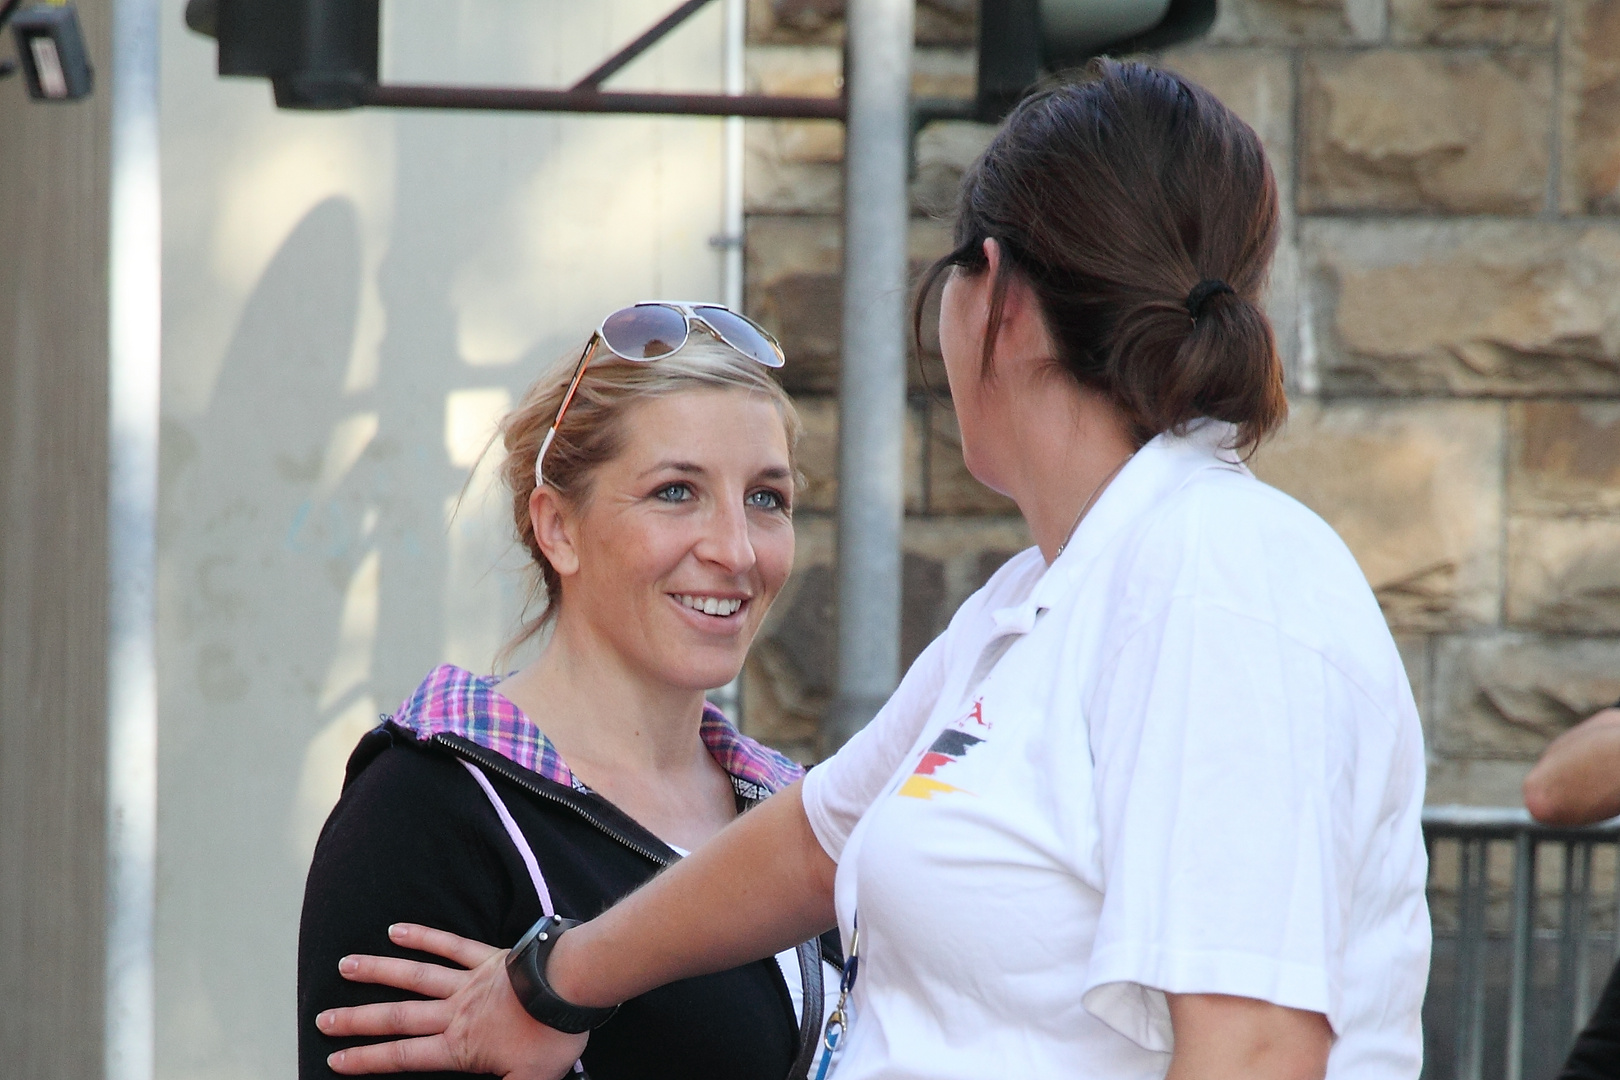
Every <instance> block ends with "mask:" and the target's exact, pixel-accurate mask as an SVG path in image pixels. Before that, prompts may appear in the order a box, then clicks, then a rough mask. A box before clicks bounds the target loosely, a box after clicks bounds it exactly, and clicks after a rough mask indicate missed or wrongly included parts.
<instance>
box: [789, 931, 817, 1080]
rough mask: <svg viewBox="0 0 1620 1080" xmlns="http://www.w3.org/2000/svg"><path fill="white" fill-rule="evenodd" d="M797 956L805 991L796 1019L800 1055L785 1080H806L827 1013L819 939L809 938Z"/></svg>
mask: <svg viewBox="0 0 1620 1080" xmlns="http://www.w3.org/2000/svg"><path fill="white" fill-rule="evenodd" d="M796 951H797V952H798V954H799V984H800V985H801V986H802V987H803V988H804V1007H803V1008H802V1009H801V1010H800V1016H799V1055H798V1057H796V1058H794V1059H793V1067H792V1068H791V1069H789V1070H788V1074H787V1080H808V1078H809V1076H810V1066H811V1065H813V1064H814V1063H815V1060H816V1050H817V1049H818V1048H819V1047H820V1046H821V1019H822V1016H823V1015H824V1014H825V1011H826V1004H825V995H824V990H823V986H822V978H821V939H819V938H811V939H810V940H809V941H807V942H805V943H804V944H803V945H800V946H799V947H798V949H797V950H796Z"/></svg>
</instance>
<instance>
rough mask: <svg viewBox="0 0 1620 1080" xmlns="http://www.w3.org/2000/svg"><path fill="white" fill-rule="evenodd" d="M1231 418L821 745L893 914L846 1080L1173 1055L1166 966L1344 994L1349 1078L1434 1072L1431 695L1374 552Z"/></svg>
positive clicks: (1067, 1072) (1118, 494) (824, 814)
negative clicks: (844, 739) (1386, 616)
mask: <svg viewBox="0 0 1620 1080" xmlns="http://www.w3.org/2000/svg"><path fill="white" fill-rule="evenodd" d="M1231 434H1232V432H1231V429H1230V427H1229V426H1227V425H1225V424H1216V423H1213V422H1205V423H1204V424H1202V425H1201V426H1200V427H1198V428H1197V429H1195V430H1194V431H1193V432H1192V433H1191V434H1189V435H1188V436H1186V437H1181V438H1177V437H1171V436H1160V437H1159V438H1157V439H1154V440H1153V441H1152V442H1150V443H1149V444H1148V445H1147V446H1145V447H1143V448H1142V450H1141V451H1139V452H1138V453H1137V455H1136V456H1135V458H1133V459H1132V460H1131V462H1130V463H1129V464H1128V465H1127V466H1126V467H1125V469H1124V470H1123V471H1122V472H1121V473H1120V474H1119V476H1118V477H1117V478H1116V479H1115V480H1114V482H1113V484H1112V485H1110V486H1109V488H1108V489H1107V490H1106V491H1105V492H1104V493H1103V495H1102V497H1101V498H1100V499H1099V500H1098V502H1097V504H1096V506H1095V507H1094V508H1093V509H1092V511H1091V513H1090V514H1089V515H1088V516H1087V518H1086V520H1085V521H1084V522H1083V523H1082V524H1081V527H1080V529H1079V531H1078V532H1077V533H1076V535H1075V537H1074V539H1073V540H1072V541H1071V542H1070V544H1069V546H1068V548H1067V549H1065V551H1064V552H1063V554H1062V555H1061V556H1060V557H1059V558H1058V559H1057V561H1056V562H1055V563H1053V565H1052V566H1051V567H1050V568H1049V569H1048V568H1047V567H1046V566H1045V565H1044V563H1043V561H1042V559H1041V555H1040V552H1039V551H1037V550H1035V549H1030V550H1029V551H1026V552H1023V553H1022V554H1020V555H1018V556H1017V557H1015V558H1014V559H1012V560H1011V561H1010V562H1009V563H1008V564H1007V565H1006V566H1004V567H1003V568H1002V569H1001V570H1000V571H999V572H998V573H997V574H996V575H995V577H993V578H992V579H991V580H990V582H989V583H988V584H986V585H985V587H984V588H983V589H981V590H979V592H977V593H975V594H974V595H973V596H972V597H971V598H969V599H968V601H967V602H966V603H964V604H963V605H962V608H961V610H959V611H958V612H957V614H956V616H955V617H954V618H953V619H952V621H951V624H950V627H949V628H948V629H947V630H946V631H945V633H944V634H943V635H941V636H940V638H939V639H938V640H936V641H935V642H934V643H933V644H932V645H930V646H929V648H928V649H927V650H926V651H925V652H924V653H923V654H922V656H921V657H919V658H918V660H917V662H916V664H915V665H913V666H912V668H911V670H910V671H909V672H908V673H907V675H906V677H905V680H904V681H903V682H902V684H901V686H900V689H899V690H898V691H896V693H895V695H894V697H893V698H892V699H891V700H890V701H889V703H888V704H887V705H886V706H885V707H884V709H883V711H882V712H881V713H879V714H878V716H877V718H876V719H875V720H873V722H872V723H871V724H870V725H869V726H868V727H867V728H866V729H865V730H863V731H862V732H861V733H860V734H858V735H857V736H856V737H855V738H853V739H852V740H850V742H849V743H848V744H847V745H846V746H845V747H844V748H843V749H842V750H841V751H839V753H838V754H837V755H835V756H834V757H833V758H831V759H830V760H828V761H827V762H825V763H823V764H822V765H820V766H818V767H817V768H815V769H813V770H811V772H810V775H809V777H808V778H807V779H806V781H805V787H804V803H805V810H806V813H807V814H808V815H809V819H810V824H811V826H812V828H813V829H814V830H815V833H816V835H817V837H818V838H819V839H820V841H821V843H822V846H823V847H825V848H826V850H827V853H828V854H829V855H831V856H832V858H833V859H834V860H835V861H837V862H838V877H837V890H836V892H837V906H838V918H839V923H840V926H841V928H842V930H843V933H844V938H845V942H846V945H847V943H848V941H849V935H850V931H851V926H852V923H853V921H854V918H855V914H856V911H857V909H858V910H859V922H860V931H861V948H860V954H861V965H860V976H859V980H858V982H857V983H856V987H855V993H854V995H853V999H854V1005H855V1013H854V1015H855V1020H854V1024H853V1026H852V1030H851V1031H850V1034H849V1036H848V1038H847V1040H846V1043H845V1049H844V1055H845V1056H844V1059H843V1061H842V1063H841V1064H840V1066H839V1071H838V1080H869V1078H876V1077H882V1078H886V1080H889V1078H901V1077H916V1078H919V1080H921V1078H927V1080H947V1078H955V1077H961V1078H963V1080H967V1078H970V1077H971V1078H973V1080H983V1078H984V1077H987V1076H1006V1077H1019V1078H1021V1080H1022V1078H1029V1080H1036V1078H1047V1077H1050V1078H1059V1077H1062V1078H1069V1077H1096V1078H1099V1080H1104V1078H1106V1080H1126V1078H1131V1080H1138V1078H1140V1080H1158V1078H1160V1077H1163V1076H1164V1074H1165V1070H1166V1069H1167V1068H1168V1066H1169V1061H1170V1054H1169V1052H1170V1050H1171V1047H1172V1035H1171V1029H1170V1023H1169V1013H1168V1010H1167V1006H1166V1003H1165V998H1164V994H1165V993H1166V992H1171V993H1218V994H1234V995H1239V996H1243V997H1251V998H1259V999H1262V1000H1265V1001H1271V1002H1276V1003H1278V1004H1282V1005H1287V1006H1292V1007H1294V1008H1299V1009H1308V1010H1311V1011H1314V1012H1320V1013H1323V1014H1325V1015H1326V1016H1327V1018H1328V1021H1329V1023H1330V1024H1331V1025H1332V1027H1333V1031H1334V1033H1335V1035H1336V1038H1335V1041H1334V1044H1333V1049H1332V1051H1331V1055H1330V1057H1329V1062H1328V1071H1327V1075H1328V1077H1329V1078H1330V1080H1352V1078H1353V1080H1413V1078H1415V1077H1417V1075H1418V1072H1419V1067H1420V1063H1421V1055H1422V1039H1421V1033H1420V1028H1419V1021H1420V1007H1421V1004H1422V1000H1423V993H1424V987H1425V984H1426V982H1427V976H1428V965H1429V944H1430V931H1429V917H1428V907H1427V905H1426V903H1425V900H1424V882H1425V876H1426V872H1427V861H1426V858H1425V854H1424V848H1423V839H1422V834H1421V831H1420V811H1421V807H1422V802H1423V779H1424V757H1423V743H1422V734H1421V731H1420V729H1419V726H1418V718H1417V711H1416V709H1415V707H1414V705H1413V702H1412V693H1411V690H1410V688H1409V685H1408V683H1407V680H1406V675H1405V672H1404V671H1403V669H1402V667H1401V661H1400V658H1399V656H1398V655H1397V653H1396V650H1395V644H1394V642H1393V641H1392V640H1391V638H1390V635H1389V631H1388V629H1387V628H1386V626H1385V623H1384V620H1383V616H1382V614H1381V613H1380V612H1379V609H1378V604H1377V602H1376V601H1375V600H1374V599H1373V596H1372V592H1371V590H1370V589H1369V588H1368V586H1367V583H1366V580H1365V579H1364V578H1363V576H1362V574H1361V572H1360V570H1359V569H1358V568H1357V566H1356V563H1355V561H1354V559H1352V558H1351V555H1350V553H1349V551H1348V550H1346V548H1345V546H1344V544H1343V543H1342V542H1340V540H1339V538H1338V537H1337V536H1336V535H1334V533H1333V531H1332V530H1331V529H1330V528H1328V526H1327V525H1326V524H1325V523H1323V522H1322V520H1321V519H1320V518H1318V517H1317V516H1316V515H1315V514H1313V513H1311V512H1310V511H1309V510H1307V509H1306V508H1305V507H1303V506H1301V505H1300V504H1299V503H1297V502H1295V501H1294V500H1293V499H1290V498H1289V497H1288V496H1286V495H1283V494H1282V493H1281V492H1278V491H1276V490H1275V489H1273V488H1270V487H1267V486H1266V485H1265V484H1262V483H1260V482H1259V481H1258V480H1256V479H1255V478H1254V477H1253V476H1252V475H1251V474H1250V473H1249V472H1248V470H1247V469H1245V468H1244V467H1243V466H1242V465H1241V464H1240V463H1238V461H1237V459H1236V457H1235V456H1234V455H1233V454H1232V453H1231V452H1230V451H1226V450H1223V449H1221V446H1222V443H1223V441H1227V440H1229V439H1230V438H1231Z"/></svg>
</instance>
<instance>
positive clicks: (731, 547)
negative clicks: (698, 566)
mask: <svg viewBox="0 0 1620 1080" xmlns="http://www.w3.org/2000/svg"><path fill="white" fill-rule="evenodd" d="M697 556H698V557H699V558H700V559H702V560H703V561H704V562H707V563H711V564H712V565H714V566H717V567H719V568H720V569H722V570H724V571H725V572H726V573H728V574H746V573H747V572H748V571H750V570H752V569H753V568H754V562H755V556H754V540H753V537H752V536H750V535H749V532H748V512H747V510H745V509H744V508H743V505H742V500H741V499H726V500H725V501H724V502H723V503H722V504H720V505H719V506H717V507H715V509H714V512H713V513H712V514H710V515H709V519H708V522H707V528H705V529H704V530H703V536H702V538H701V539H700V540H699V542H698V546H697Z"/></svg>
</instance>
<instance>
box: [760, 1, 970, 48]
mask: <svg viewBox="0 0 1620 1080" xmlns="http://www.w3.org/2000/svg"><path fill="white" fill-rule="evenodd" d="M844 6H845V4H844V0H748V38H749V40H750V41H760V42H786V43H795V44H797V43H829V42H830V43H834V44H836V43H839V42H841V41H843V39H844ZM978 8H979V5H978V0H918V3H917V7H916V11H915V13H914V15H913V18H914V20H915V23H914V26H915V29H914V31H913V33H914V35H915V37H916V41H917V44H918V45H925V46H926V45H955V46H963V45H972V44H973V43H974V41H975V40H976V38H975V29H976V26H977V21H976V17H977V14H978Z"/></svg>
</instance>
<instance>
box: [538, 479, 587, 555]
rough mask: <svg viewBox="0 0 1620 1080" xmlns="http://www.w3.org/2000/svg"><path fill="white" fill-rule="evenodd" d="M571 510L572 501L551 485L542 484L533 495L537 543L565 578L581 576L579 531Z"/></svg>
mask: <svg viewBox="0 0 1620 1080" xmlns="http://www.w3.org/2000/svg"><path fill="white" fill-rule="evenodd" d="M571 511H572V508H571V507H570V506H569V505H568V501H567V500H566V499H564V498H563V497H562V495H561V494H560V493H559V492H558V491H557V489H556V488H554V487H552V486H550V485H549V484H539V485H537V486H536V487H535V489H534V491H533V492H531V493H530V494H529V524H530V525H532V526H533V527H534V539H535V542H536V543H538V544H539V545H540V551H541V552H542V553H543V554H544V555H545V557H546V561H547V562H549V563H550V564H551V568H552V569H553V570H555V571H557V576H558V577H562V578H568V577H572V576H573V575H574V574H577V573H579V529H578V523H577V522H576V521H575V520H574V515H573V513H572V512H571Z"/></svg>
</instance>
